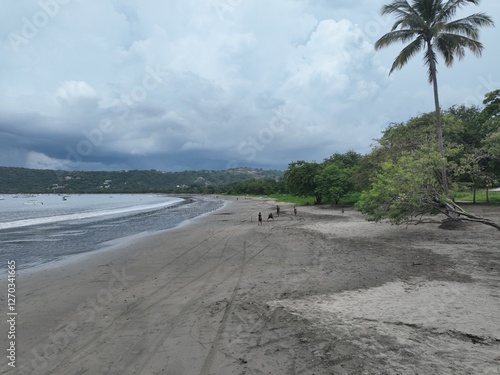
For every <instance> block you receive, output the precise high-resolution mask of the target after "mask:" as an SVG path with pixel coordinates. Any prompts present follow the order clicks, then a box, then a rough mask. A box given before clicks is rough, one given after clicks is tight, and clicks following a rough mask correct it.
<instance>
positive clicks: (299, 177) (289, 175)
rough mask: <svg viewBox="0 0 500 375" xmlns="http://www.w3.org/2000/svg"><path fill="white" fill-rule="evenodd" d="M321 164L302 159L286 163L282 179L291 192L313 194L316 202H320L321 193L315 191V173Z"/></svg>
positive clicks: (303, 194) (304, 194)
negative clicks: (286, 166)
mask: <svg viewBox="0 0 500 375" xmlns="http://www.w3.org/2000/svg"><path fill="white" fill-rule="evenodd" d="M321 168H322V166H321V164H318V163H316V162H312V163H308V162H306V161H304V160H299V161H294V162H292V163H290V164H288V169H287V170H286V171H285V174H284V176H283V180H284V182H285V185H286V187H287V190H288V191H289V192H290V193H291V194H295V195H299V196H314V197H315V198H316V204H321V202H322V195H321V192H319V191H317V183H316V180H315V177H316V175H317V174H318V173H319V172H320V170H321Z"/></svg>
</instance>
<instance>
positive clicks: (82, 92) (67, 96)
mask: <svg viewBox="0 0 500 375" xmlns="http://www.w3.org/2000/svg"><path fill="white" fill-rule="evenodd" d="M57 96H58V97H59V98H61V99H63V100H65V101H67V102H68V103H70V102H73V101H75V100H79V99H94V98H96V97H97V92H96V91H95V90H94V89H93V88H92V87H91V86H90V85H89V84H88V83H86V82H82V81H65V82H63V84H62V85H61V86H60V87H59V88H58V89H57Z"/></svg>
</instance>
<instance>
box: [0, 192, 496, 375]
mask: <svg viewBox="0 0 500 375" xmlns="http://www.w3.org/2000/svg"><path fill="white" fill-rule="evenodd" d="M228 199H229V202H228V204H227V205H226V206H225V207H224V208H222V209H220V210H218V211H216V212H213V213H210V214H207V215H205V216H203V217H200V218H197V219H194V220H192V221H191V222H190V223H188V224H185V225H182V226H180V227H178V228H175V229H172V230H168V231H165V232H163V233H158V234H155V235H151V236H147V237H144V238H140V239H136V240H133V241H130V242H129V243H127V244H126V245H119V246H118V245H117V246H116V247H115V248H113V249H111V250H106V251H100V252H95V253H92V254H89V255H88V256H85V257H80V258H79V259H78V261H74V262H65V263H62V264H60V265H58V266H54V267H50V268H47V269H42V270H35V271H24V272H23V271H21V272H19V273H18V274H17V291H16V294H17V304H16V309H17V312H18V315H17V316H16V340H15V341H16V368H15V369H12V368H11V367H9V366H8V365H7V362H8V360H7V359H6V358H5V355H4V356H2V359H1V362H0V364H1V368H0V374H88V375H94V374H120V375H121V374H144V375H146V374H168V375H181V374H214V375H224V374H249V375H250V374H254V375H257V374H259V375H260V374H309V375H312V374H317V375H319V374H500V288H499V286H500V241H499V239H500V233H499V232H498V231H497V230H495V229H494V228H491V227H487V226H484V225H476V224H471V225H467V226H466V227H465V228H464V229H463V230H445V229H440V228H439V227H438V226H437V225H429V224H427V225H419V226H408V227H406V226H391V225H389V224H375V223H369V222H366V221H364V219H363V217H362V215H360V214H359V213H358V212H356V211H354V210H353V209H352V208H347V209H346V210H345V212H344V213H342V212H341V210H340V208H337V207H328V206H322V207H314V206H299V207H298V213H297V216H294V215H293V206H292V205H291V204H280V207H281V212H280V216H279V217H276V215H275V220H274V221H269V222H267V221H266V220H265V218H267V214H268V213H269V212H273V213H275V212H276V210H275V207H276V203H275V202H274V201H272V200H268V199H263V198H262V199H259V198H253V199H245V198H244V197H239V199H238V200H236V198H228ZM471 209H473V210H481V211H483V212H484V213H485V215H488V216H490V217H493V218H496V220H499V219H500V208H491V207H489V208H488V207H487V208H471ZM259 211H260V212H262V213H263V217H264V223H263V225H262V226H258V225H257V214H258V212H259ZM6 284H7V281H6V279H5V277H2V278H1V285H2V287H3V288H4V289H6ZM1 303H2V304H3V305H4V306H7V301H6V299H5V294H4V293H2V301H1ZM2 311H4V310H2ZM4 315H5V314H4ZM4 318H6V317H5V316H4ZM5 320H6V319H5ZM0 337H2V340H3V342H4V345H3V349H4V353H5V348H8V340H7V324H6V323H4V324H3V325H2V332H1V336H0Z"/></svg>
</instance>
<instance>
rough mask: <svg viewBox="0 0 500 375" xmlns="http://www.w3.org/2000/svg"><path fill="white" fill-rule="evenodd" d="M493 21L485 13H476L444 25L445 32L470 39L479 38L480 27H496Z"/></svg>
mask: <svg viewBox="0 0 500 375" xmlns="http://www.w3.org/2000/svg"><path fill="white" fill-rule="evenodd" d="M494 25H495V23H494V22H493V19H492V18H491V17H490V16H488V15H486V14H484V13H475V14H472V15H470V16H468V17H465V18H461V19H458V20H455V21H452V22H449V23H447V24H444V25H443V30H444V31H446V32H449V33H458V34H462V35H466V36H468V37H469V38H473V39H477V38H479V27H484V26H494Z"/></svg>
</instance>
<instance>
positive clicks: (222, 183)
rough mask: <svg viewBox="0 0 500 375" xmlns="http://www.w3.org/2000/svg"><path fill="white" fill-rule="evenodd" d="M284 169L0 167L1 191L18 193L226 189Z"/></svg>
mask: <svg viewBox="0 0 500 375" xmlns="http://www.w3.org/2000/svg"><path fill="white" fill-rule="evenodd" d="M282 176H283V172H282V171H276V170H264V169H255V168H236V169H229V170H225V171H207V170H200V171H184V172H163V171H158V170H147V171H146V170H132V171H110V172H81V171H72V172H69V171H60V170H58V171H56V170H45V169H28V168H14V167H0V194H19V193H36V194H47V193H56V194H57V193H62V194H69V193H208V194H210V193H223V192H225V187H226V186H227V185H229V184H232V183H235V182H242V181H246V180H250V179H279V178H281V177H282Z"/></svg>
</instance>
